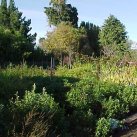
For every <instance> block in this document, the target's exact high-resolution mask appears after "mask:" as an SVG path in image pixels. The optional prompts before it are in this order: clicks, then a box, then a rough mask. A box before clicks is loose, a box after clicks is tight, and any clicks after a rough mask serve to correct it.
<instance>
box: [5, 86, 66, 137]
mask: <svg viewBox="0 0 137 137" xmlns="http://www.w3.org/2000/svg"><path fill="white" fill-rule="evenodd" d="M35 92H36V90H35V85H34V86H33V89H32V91H26V92H25V95H24V97H23V98H22V99H20V97H19V96H18V94H16V98H15V99H13V98H12V99H11V100H10V105H9V106H8V107H9V110H8V111H9V112H10V115H11V116H10V120H11V121H12V122H10V124H9V133H10V136H11V135H12V131H13V130H14V132H15V133H17V134H20V133H22V131H23V125H24V124H22V122H23V121H24V119H25V118H26V116H27V115H28V114H29V113H31V111H32V110H33V113H32V117H33V115H34V119H32V120H31V122H32V121H35V124H36V125H37V124H39V123H38V122H37V120H38V119H39V118H40V117H41V114H42V115H43V118H42V119H40V121H41V122H43V121H46V125H45V126H46V127H48V131H47V135H48V136H49V137H52V136H53V137H54V136H58V135H60V136H63V137H65V136H67V135H68V134H67V126H68V122H67V121H66V119H65V117H64V110H63V109H61V108H60V107H59V105H58V104H57V103H56V102H55V101H54V99H53V98H52V97H51V96H50V95H48V94H47V93H46V92H45V91H43V93H35ZM35 114H37V116H35ZM51 116H52V117H51ZM25 122H26V121H24V123H25ZM7 124H8V123H7ZM35 124H34V122H32V125H31V124H30V125H29V127H31V128H30V130H28V131H27V133H25V134H30V132H31V129H32V127H35ZM47 124H48V125H47ZM13 127H15V129H13ZM43 128H44V129H45V127H43ZM33 132H34V131H33Z"/></svg>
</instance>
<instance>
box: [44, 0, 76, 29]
mask: <svg viewBox="0 0 137 137" xmlns="http://www.w3.org/2000/svg"><path fill="white" fill-rule="evenodd" d="M45 13H46V15H47V16H48V20H49V24H50V25H54V26H57V25H58V24H59V23H61V22H71V24H72V25H73V26H75V27H77V26H78V12H77V9H76V8H75V7H72V5H71V4H66V1H64V0H56V1H55V0H51V2H50V7H45Z"/></svg>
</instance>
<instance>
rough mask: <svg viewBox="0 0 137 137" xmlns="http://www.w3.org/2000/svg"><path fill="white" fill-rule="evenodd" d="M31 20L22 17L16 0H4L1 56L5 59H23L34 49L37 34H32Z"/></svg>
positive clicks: (0, 17)
mask: <svg viewBox="0 0 137 137" xmlns="http://www.w3.org/2000/svg"><path fill="white" fill-rule="evenodd" d="M30 24H31V20H26V18H25V17H24V18H23V17H22V13H21V12H20V11H19V10H18V8H17V7H16V6H15V2H14V0H10V3H9V6H8V7H7V1H6V0H2V2H1V5H0V29H1V38H0V50H1V51H3V52H1V53H0V58H4V60H5V61H12V62H13V61H21V60H22V59H26V58H28V57H29V56H30V54H31V53H32V52H33V51H34V45H35V39H36V34H33V35H32V34H31V33H30V30H31V29H32V28H31V27H30Z"/></svg>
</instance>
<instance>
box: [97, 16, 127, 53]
mask: <svg viewBox="0 0 137 137" xmlns="http://www.w3.org/2000/svg"><path fill="white" fill-rule="evenodd" d="M99 41H100V44H101V45H102V46H103V47H105V46H107V48H109V47H110V48H111V46H113V45H114V47H115V49H116V50H118V51H120V52H124V51H126V50H127V49H128V47H127V46H126V42H127V32H126V31H125V26H124V25H123V24H122V23H121V22H120V20H118V19H117V18H116V17H115V16H113V15H110V16H109V17H108V19H106V20H105V22H104V25H103V26H102V28H101V31H100V33H99ZM114 47H113V48H114ZM114 51H115V50H114Z"/></svg>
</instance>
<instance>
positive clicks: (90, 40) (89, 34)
mask: <svg viewBox="0 0 137 137" xmlns="http://www.w3.org/2000/svg"><path fill="white" fill-rule="evenodd" d="M81 27H83V28H84V29H85V31H86V37H85V38H84V39H83V40H81V43H80V45H81V47H80V50H82V51H83V52H84V53H85V54H87V55H93V54H94V56H99V55H100V50H101V49H100V47H99V42H98V35H99V30H100V28H99V27H98V26H96V25H94V24H92V23H89V22H84V21H82V22H81V24H80V28H81ZM84 48H85V49H84ZM83 52H82V53H83Z"/></svg>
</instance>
